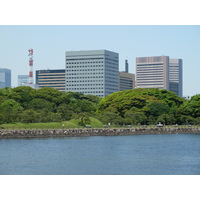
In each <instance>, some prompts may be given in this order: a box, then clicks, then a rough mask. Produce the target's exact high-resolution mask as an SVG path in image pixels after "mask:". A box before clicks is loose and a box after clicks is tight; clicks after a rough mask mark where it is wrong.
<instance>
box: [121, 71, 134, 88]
mask: <svg viewBox="0 0 200 200" xmlns="http://www.w3.org/2000/svg"><path fill="white" fill-rule="evenodd" d="M132 89H135V74H131V73H127V72H119V91H124V90H132Z"/></svg>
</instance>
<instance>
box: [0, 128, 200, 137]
mask: <svg viewBox="0 0 200 200" xmlns="http://www.w3.org/2000/svg"><path fill="white" fill-rule="evenodd" d="M199 133H200V127H188V128H179V127H174V128H160V127H156V128H102V129H95V128H84V129H78V128H74V129H33V130H0V139H14V138H55V137H88V136H119V135H146V134H199Z"/></svg>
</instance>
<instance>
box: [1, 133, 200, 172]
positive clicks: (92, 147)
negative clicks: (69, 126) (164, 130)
mask: <svg viewBox="0 0 200 200" xmlns="http://www.w3.org/2000/svg"><path fill="white" fill-rule="evenodd" d="M187 174H188V175H200V134H164V135H162V134H160V135H131V136H93V137H65V138H43V139H2V140H0V175H187Z"/></svg>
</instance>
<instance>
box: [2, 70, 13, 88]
mask: <svg viewBox="0 0 200 200" xmlns="http://www.w3.org/2000/svg"><path fill="white" fill-rule="evenodd" d="M4 87H11V70H10V69H7V68H0V88H4Z"/></svg>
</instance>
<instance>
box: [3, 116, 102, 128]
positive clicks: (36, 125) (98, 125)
mask: <svg viewBox="0 0 200 200" xmlns="http://www.w3.org/2000/svg"><path fill="white" fill-rule="evenodd" d="M90 120H91V124H90V125H91V127H94V128H102V126H103V124H102V123H101V122H100V121H99V120H97V119H95V118H93V117H90ZM79 121H80V120H78V119H72V120H70V121H64V122H49V123H13V124H1V127H2V128H3V129H9V130H10V129H62V128H63V126H62V125H63V124H64V128H65V129H69V128H83V127H81V126H79V125H78V122H79Z"/></svg>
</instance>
